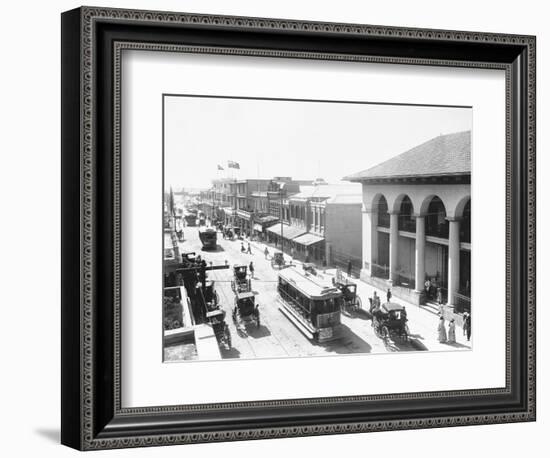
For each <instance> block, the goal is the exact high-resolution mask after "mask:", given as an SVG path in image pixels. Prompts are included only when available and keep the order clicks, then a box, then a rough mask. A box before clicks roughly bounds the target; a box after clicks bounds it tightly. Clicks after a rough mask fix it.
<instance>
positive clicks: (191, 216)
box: [183, 212, 197, 226]
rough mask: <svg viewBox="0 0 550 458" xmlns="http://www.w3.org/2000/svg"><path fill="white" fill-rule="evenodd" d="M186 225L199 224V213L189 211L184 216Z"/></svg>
mask: <svg viewBox="0 0 550 458" xmlns="http://www.w3.org/2000/svg"><path fill="white" fill-rule="evenodd" d="M183 219H184V220H185V225H186V226H196V225H197V214H196V213H191V212H188V213H186V214H185V215H184V216H183Z"/></svg>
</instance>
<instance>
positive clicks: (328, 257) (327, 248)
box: [325, 240, 332, 266]
mask: <svg viewBox="0 0 550 458" xmlns="http://www.w3.org/2000/svg"><path fill="white" fill-rule="evenodd" d="M325 260H326V261H327V266H330V265H332V245H331V244H330V242H329V241H328V240H325Z"/></svg>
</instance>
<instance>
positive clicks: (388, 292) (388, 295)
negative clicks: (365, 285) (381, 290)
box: [386, 288, 391, 302]
mask: <svg viewBox="0 0 550 458" xmlns="http://www.w3.org/2000/svg"><path fill="white" fill-rule="evenodd" d="M386 298H387V299H388V302H390V300H391V290H390V289H389V288H388V291H387V292H386Z"/></svg>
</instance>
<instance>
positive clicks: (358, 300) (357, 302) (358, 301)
mask: <svg viewBox="0 0 550 458" xmlns="http://www.w3.org/2000/svg"><path fill="white" fill-rule="evenodd" d="M355 307H357V308H358V309H362V308H363V302H362V301H361V298H360V297H359V296H355Z"/></svg>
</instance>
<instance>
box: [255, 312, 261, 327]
mask: <svg viewBox="0 0 550 458" xmlns="http://www.w3.org/2000/svg"><path fill="white" fill-rule="evenodd" d="M256 327H257V328H259V327H260V312H258V313H257V314H256Z"/></svg>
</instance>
